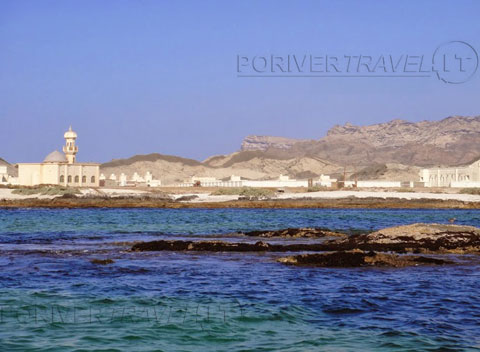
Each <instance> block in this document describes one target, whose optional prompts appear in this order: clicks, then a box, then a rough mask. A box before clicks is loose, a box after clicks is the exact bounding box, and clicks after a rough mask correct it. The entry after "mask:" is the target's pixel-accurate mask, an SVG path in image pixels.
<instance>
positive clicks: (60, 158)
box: [43, 150, 67, 163]
mask: <svg viewBox="0 0 480 352" xmlns="http://www.w3.org/2000/svg"><path fill="white" fill-rule="evenodd" d="M43 162H44V163H66V162H67V158H66V157H65V154H63V153H60V152H59V151H58V150H54V151H53V152H51V153H50V154H48V155H47V156H46V157H45V160H43Z"/></svg>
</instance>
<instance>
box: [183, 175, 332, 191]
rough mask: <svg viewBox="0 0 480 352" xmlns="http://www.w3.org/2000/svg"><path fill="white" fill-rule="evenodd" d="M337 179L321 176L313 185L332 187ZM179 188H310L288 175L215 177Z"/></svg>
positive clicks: (195, 178) (198, 180) (190, 181)
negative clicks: (253, 177)
mask: <svg viewBox="0 0 480 352" xmlns="http://www.w3.org/2000/svg"><path fill="white" fill-rule="evenodd" d="M335 181H336V180H335V179H331V178H330V177H329V176H327V175H321V177H320V178H319V179H318V180H315V181H314V182H312V184H313V185H322V186H325V187H331V186H332V182H335ZM175 186H177V187H194V186H201V187H267V188H279V187H308V186H309V181H308V180H295V179H291V178H290V177H288V176H286V175H280V176H279V177H278V179H276V180H242V178H241V177H240V176H235V175H232V176H230V178H229V179H228V180H218V179H216V178H215V177H198V176H193V177H192V178H190V179H188V180H185V181H184V182H183V183H180V184H177V185H175Z"/></svg>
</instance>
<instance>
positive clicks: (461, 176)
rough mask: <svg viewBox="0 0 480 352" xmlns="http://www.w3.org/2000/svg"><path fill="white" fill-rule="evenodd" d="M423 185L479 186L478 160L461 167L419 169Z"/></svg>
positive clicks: (479, 170) (479, 163)
mask: <svg viewBox="0 0 480 352" xmlns="http://www.w3.org/2000/svg"><path fill="white" fill-rule="evenodd" d="M420 181H422V182H424V183H425V187H461V188H468V187H480V160H477V161H475V162H474V163H472V164H470V165H468V166H463V167H455V168H453V167H451V168H430V169H422V170H420Z"/></svg>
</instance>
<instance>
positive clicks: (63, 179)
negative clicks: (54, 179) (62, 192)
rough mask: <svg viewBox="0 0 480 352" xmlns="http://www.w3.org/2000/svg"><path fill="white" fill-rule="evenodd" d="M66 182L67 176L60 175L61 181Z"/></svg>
mask: <svg viewBox="0 0 480 352" xmlns="http://www.w3.org/2000/svg"><path fill="white" fill-rule="evenodd" d="M64 182H65V176H63V175H62V176H60V183H64Z"/></svg>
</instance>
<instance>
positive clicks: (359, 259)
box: [278, 251, 453, 268]
mask: <svg viewBox="0 0 480 352" xmlns="http://www.w3.org/2000/svg"><path fill="white" fill-rule="evenodd" d="M278 261H279V262H280V263H284V264H288V265H295V266H319V267H343V268H346V267H372V266H374V267H395V268H402V267H406V266H413V265H444V264H453V262H452V261H449V260H444V259H438V258H431V257H424V256H412V255H398V254H389V253H376V252H364V251H350V252H345V251H340V252H331V253H315V254H299V255H294V256H289V257H284V258H280V259H278Z"/></svg>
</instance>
